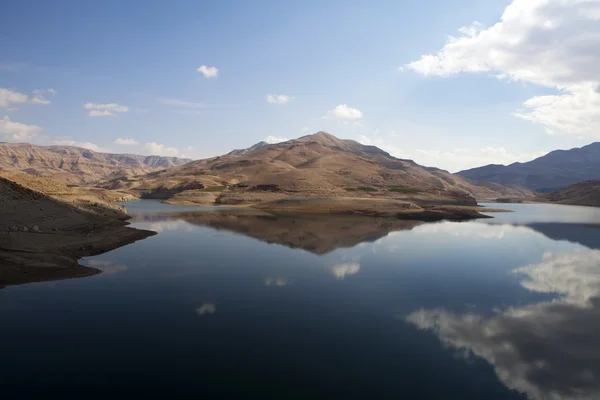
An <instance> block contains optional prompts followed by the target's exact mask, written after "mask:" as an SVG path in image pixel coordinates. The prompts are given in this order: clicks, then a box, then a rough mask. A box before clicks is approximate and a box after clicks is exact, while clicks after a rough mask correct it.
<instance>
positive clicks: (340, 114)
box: [323, 104, 363, 120]
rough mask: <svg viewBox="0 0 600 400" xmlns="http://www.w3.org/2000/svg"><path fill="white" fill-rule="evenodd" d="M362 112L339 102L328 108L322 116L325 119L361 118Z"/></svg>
mask: <svg viewBox="0 0 600 400" xmlns="http://www.w3.org/2000/svg"><path fill="white" fill-rule="evenodd" d="M362 117H363V113H362V112H361V111H360V110H357V109H356V108H351V107H348V106H347V105H346V104H339V105H338V106H336V107H335V108H334V109H333V110H329V111H328V112H327V114H326V115H325V116H324V117H323V118H326V119H340V120H345V119H361V118H362Z"/></svg>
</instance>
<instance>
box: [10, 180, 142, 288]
mask: <svg viewBox="0 0 600 400" xmlns="http://www.w3.org/2000/svg"><path fill="white" fill-rule="evenodd" d="M22 177H27V176H26V175H22ZM11 178H12V179H15V176H12V177H11ZM18 178H19V177H18V176H17V177H16V179H17V180H18ZM36 179H37V178H36ZM27 183H28V184H29V185H30V186H36V185H37V186H40V185H45V186H44V187H47V188H48V187H51V185H49V184H44V183H40V182H32V181H28V182H27ZM52 190H55V189H52ZM89 196H92V195H89ZM90 198H91V199H93V197H88V199H90ZM74 201H75V202H76V203H77V204H71V203H69V202H65V201H62V200H59V199H58V198H55V197H51V196H49V195H46V194H44V193H41V192H40V191H37V190H32V189H29V188H27V187H25V186H23V185H20V184H19V183H17V182H15V181H14V180H11V179H7V178H5V177H0V288H1V287H2V286H6V285H15V284H22V283H29V282H38V281H45V280H54V279H66V278H74V277H82V276H89V275H93V274H96V273H99V272H100V271H98V270H96V269H93V268H86V267H82V266H80V265H78V264H77V259H78V258H81V257H84V256H88V255H92V254H99V253H102V252H104V251H108V250H111V249H114V248H117V247H120V246H122V245H125V244H127V243H131V242H134V241H136V240H139V239H143V238H145V237H147V236H150V235H152V234H154V233H153V232H149V231H141V230H137V229H132V228H127V227H125V225H126V223H125V220H126V219H127V218H128V216H127V215H126V214H125V213H124V212H123V211H122V210H120V209H119V208H118V207H117V206H116V205H110V204H104V203H103V202H102V201H101V200H100V199H96V200H95V201H89V200H84V199H75V200H74Z"/></svg>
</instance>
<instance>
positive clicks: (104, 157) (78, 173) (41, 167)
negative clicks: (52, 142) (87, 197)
mask: <svg viewBox="0 0 600 400" xmlns="http://www.w3.org/2000/svg"><path fill="white" fill-rule="evenodd" d="M190 161H191V160H190V159H186V158H177V157H161V156H140V155H134V154H111V153H98V152H95V151H92V150H88V149H83V148H80V147H73V146H34V145H31V144H27V143H18V144H15V143H0V170H5V171H20V172H24V173H27V174H29V175H33V176H37V177H44V178H53V179H56V180H58V181H61V182H63V183H68V184H93V183H94V182H96V181H98V180H100V179H106V178H111V177H117V176H131V175H140V174H145V173H148V172H152V171H156V170H160V169H165V168H170V167H173V166H177V165H183V164H185V163H187V162H190Z"/></svg>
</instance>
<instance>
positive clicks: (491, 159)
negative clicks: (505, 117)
mask: <svg viewBox="0 0 600 400" xmlns="http://www.w3.org/2000/svg"><path fill="white" fill-rule="evenodd" d="M546 154H548V152H544V151H538V152H531V153H511V152H509V151H507V150H506V149H505V148H503V147H497V148H495V147H483V148H479V149H467V148H455V149H448V150H417V151H415V152H413V153H410V154H405V155H404V156H405V158H410V159H412V160H414V161H415V162H416V163H418V164H421V165H425V166H434V167H438V168H444V169H447V170H448V171H450V172H457V171H462V170H465V169H469V168H474V167H480V166H482V165H488V164H504V165H508V164H512V163H514V162H526V161H531V160H533V159H535V158H538V157H541V156H543V155H546Z"/></svg>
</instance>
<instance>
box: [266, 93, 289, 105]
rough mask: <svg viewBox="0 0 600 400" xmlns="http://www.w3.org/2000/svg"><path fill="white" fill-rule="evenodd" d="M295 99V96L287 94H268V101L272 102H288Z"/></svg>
mask: <svg viewBox="0 0 600 400" xmlns="http://www.w3.org/2000/svg"><path fill="white" fill-rule="evenodd" d="M293 99H294V97H293V96H288V95H285V94H268V95H267V102H268V103H271V104H286V103H289V102H290V101H292V100H293Z"/></svg>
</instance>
